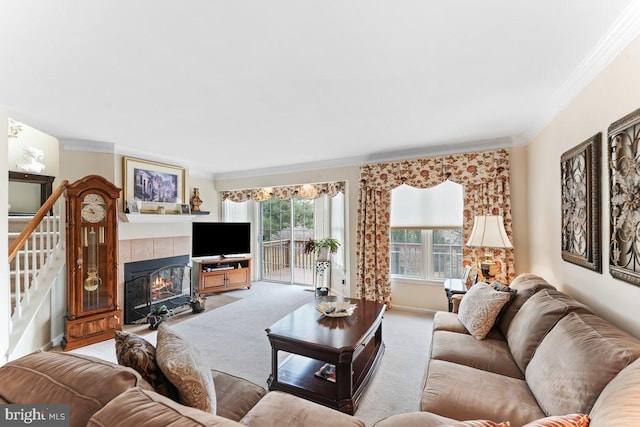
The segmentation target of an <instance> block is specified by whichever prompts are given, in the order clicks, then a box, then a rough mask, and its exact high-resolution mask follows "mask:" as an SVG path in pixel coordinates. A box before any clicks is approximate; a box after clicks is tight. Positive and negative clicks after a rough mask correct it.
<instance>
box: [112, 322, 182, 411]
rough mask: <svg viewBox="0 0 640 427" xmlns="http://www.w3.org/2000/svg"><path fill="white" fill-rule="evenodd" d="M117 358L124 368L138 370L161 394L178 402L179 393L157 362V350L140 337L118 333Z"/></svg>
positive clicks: (116, 337) (116, 335) (116, 333)
mask: <svg viewBox="0 0 640 427" xmlns="http://www.w3.org/2000/svg"><path fill="white" fill-rule="evenodd" d="M115 341H116V357H117V359H118V363H119V364H120V365H122V366H126V367H128V368H132V369H134V370H136V371H137V372H138V373H139V374H140V375H141V376H142V378H144V379H145V380H146V381H147V382H148V383H149V384H151V385H152V386H153V388H154V389H155V390H156V391H157V392H158V393H160V394H162V395H164V396H167V397H168V398H170V399H174V400H176V399H177V397H178V391H177V390H176V388H175V387H174V386H173V384H171V383H170V382H169V380H167V378H166V377H165V376H164V374H163V373H162V371H161V370H160V368H159V367H158V364H157V362H156V348H155V347H154V346H153V344H151V343H150V342H149V341H147V340H145V339H144V338H142V337H141V336H139V335H136V334H132V333H129V332H123V331H116V332H115Z"/></svg>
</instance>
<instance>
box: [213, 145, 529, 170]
mask: <svg viewBox="0 0 640 427" xmlns="http://www.w3.org/2000/svg"><path fill="white" fill-rule="evenodd" d="M526 142H527V141H526V139H524V138H522V137H519V136H518V137H501V138H493V139H485V140H479V141H465V142H459V143H450V144H440V145H429V146H423V147H420V148H412V149H408V150H394V151H385V152H379V153H374V154H371V155H366V156H355V157H344V158H340V159H332V160H323V161H318V162H309V163H297V164H293V165H281V166H274V167H268V168H261V169H252V170H242V171H236V172H225V173H217V174H214V180H215V181H220V180H225V179H235V178H254V177H260V176H266V175H279V174H284V173H293V172H304V171H308V170H318V169H333V168H339V167H345V166H360V165H363V164H367V163H374V162H389V161H396V160H406V159H414V158H418V157H434V156H443V155H447V154H459V153H467V152H470V151H486V150H494V149H499V148H509V147H515V146H521V145H525V144H526Z"/></svg>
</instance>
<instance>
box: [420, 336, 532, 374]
mask: <svg viewBox="0 0 640 427" xmlns="http://www.w3.org/2000/svg"><path fill="white" fill-rule="evenodd" d="M431 359H437V360H446V361H449V362H454V363H459V364H461V365H466V366H471V367H472V368H478V369H482V370H483V371H489V372H495V373H496V374H501V375H507V376H509V377H514V378H519V379H524V374H523V373H522V371H521V370H520V368H518V365H517V364H516V362H515V361H514V360H513V357H512V356H511V352H510V351H509V346H508V345H507V343H506V341H504V340H494V339H490V338H487V339H484V340H482V341H479V340H477V339H475V338H474V337H472V336H471V335H467V334H459V333H456V332H449V331H434V332H433V335H432V338H431Z"/></svg>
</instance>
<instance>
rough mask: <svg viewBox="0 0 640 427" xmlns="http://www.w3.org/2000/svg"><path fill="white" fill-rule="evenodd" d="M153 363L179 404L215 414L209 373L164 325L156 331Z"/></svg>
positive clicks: (167, 326)
mask: <svg viewBox="0 0 640 427" xmlns="http://www.w3.org/2000/svg"><path fill="white" fill-rule="evenodd" d="M156 360H157V363H158V366H159V367H160V369H161V370H162V373H163V374H164V375H165V377H167V379H168V380H169V381H171V383H172V384H173V385H174V386H175V387H176V388H177V389H178V397H179V400H180V403H182V404H183V405H186V406H190V407H192V408H197V409H200V410H203V411H205V412H210V413H212V414H215V413H216V390H215V388H214V385H213V378H212V376H211V370H210V369H209V367H208V366H207V364H206V363H205V362H204V361H203V360H202V359H201V358H200V356H199V355H198V353H197V352H196V351H194V349H192V348H190V346H189V345H188V343H187V342H185V341H184V339H182V337H180V336H179V335H178V334H176V333H175V332H174V331H173V330H172V329H171V328H170V327H169V325H167V324H166V322H162V323H161V324H160V326H159V327H158V344H157V346H156Z"/></svg>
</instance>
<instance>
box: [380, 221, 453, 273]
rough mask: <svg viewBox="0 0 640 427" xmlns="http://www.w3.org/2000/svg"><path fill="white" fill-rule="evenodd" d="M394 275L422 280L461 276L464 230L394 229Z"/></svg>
mask: <svg viewBox="0 0 640 427" xmlns="http://www.w3.org/2000/svg"><path fill="white" fill-rule="evenodd" d="M390 261H391V262H390V264H391V275H392V276H401V277H407V278H413V279H423V280H445V279H449V278H452V277H455V278H459V277H461V276H462V230H461V229H436V230H430V229H423V230H415V229H406V228H401V229H392V230H391V260H390Z"/></svg>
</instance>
